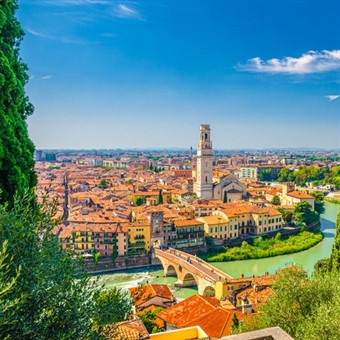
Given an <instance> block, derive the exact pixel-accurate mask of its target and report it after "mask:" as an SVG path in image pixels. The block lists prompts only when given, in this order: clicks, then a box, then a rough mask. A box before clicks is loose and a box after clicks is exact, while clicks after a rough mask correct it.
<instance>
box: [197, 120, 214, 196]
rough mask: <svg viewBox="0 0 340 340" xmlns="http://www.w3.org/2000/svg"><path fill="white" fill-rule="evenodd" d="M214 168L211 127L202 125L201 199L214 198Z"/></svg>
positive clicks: (198, 178) (199, 175)
mask: <svg viewBox="0 0 340 340" xmlns="http://www.w3.org/2000/svg"><path fill="white" fill-rule="evenodd" d="M212 168H213V150H212V142H211V140H210V125H208V124H202V125H201V126H200V135H199V141H198V146H197V171H196V193H197V196H198V197H199V198H204V199H211V198H213V183H212V178H213V176H212Z"/></svg>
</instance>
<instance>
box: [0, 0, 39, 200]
mask: <svg viewBox="0 0 340 340" xmlns="http://www.w3.org/2000/svg"><path fill="white" fill-rule="evenodd" d="M17 9H18V3H17V0H7V1H1V2H0V94H1V95H0V126H1V131H2V132H1V134H0V191H1V196H0V203H4V202H9V204H10V206H11V205H13V200H14V195H15V193H18V194H20V195H23V193H24V192H25V190H26V189H32V188H33V187H34V186H35V184H36V174H35V171H34V160H33V153H34V145H33V143H32V141H31V140H30V139H29V137H28V132H27V124H26V119H27V117H28V116H29V115H31V114H32V113H33V106H32V104H31V103H30V102H29V100H28V97H27V96H26V95H25V90H24V86H25V84H26V83H27V81H28V75H27V67H26V65H25V64H24V63H23V61H22V60H21V58H20V56H19V48H20V43H21V40H22V38H23V35H24V33H23V30H22V29H21V26H20V24H19V22H18V20H17V19H16V17H15V13H16V10H17Z"/></svg>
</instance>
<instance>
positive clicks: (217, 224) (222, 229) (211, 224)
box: [197, 215, 233, 239]
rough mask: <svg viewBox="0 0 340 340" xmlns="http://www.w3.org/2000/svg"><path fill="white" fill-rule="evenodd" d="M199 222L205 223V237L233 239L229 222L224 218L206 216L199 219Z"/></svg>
mask: <svg viewBox="0 0 340 340" xmlns="http://www.w3.org/2000/svg"><path fill="white" fill-rule="evenodd" d="M197 220H198V221H201V222H203V223H204V232H205V236H210V237H214V238H222V239H228V238H233V233H232V232H231V231H230V228H229V221H228V219H226V218H224V217H223V216H219V215H212V216H205V217H199V218H198V219H197Z"/></svg>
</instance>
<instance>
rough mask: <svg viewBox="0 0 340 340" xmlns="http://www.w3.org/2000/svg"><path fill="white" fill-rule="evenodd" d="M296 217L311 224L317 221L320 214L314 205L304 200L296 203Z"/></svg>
mask: <svg viewBox="0 0 340 340" xmlns="http://www.w3.org/2000/svg"><path fill="white" fill-rule="evenodd" d="M294 218H295V220H296V221H297V222H300V223H304V224H306V225H309V224H312V223H315V222H317V221H318V219H319V215H318V213H317V212H316V211H313V210H312V206H311V205H310V204H309V203H308V202H305V201H304V202H299V203H297V204H296V205H295V208H294Z"/></svg>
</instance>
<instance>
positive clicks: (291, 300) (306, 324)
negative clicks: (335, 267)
mask: <svg viewBox="0 0 340 340" xmlns="http://www.w3.org/2000/svg"><path fill="white" fill-rule="evenodd" d="M273 290H274V294H272V295H270V297H269V299H268V301H267V302H266V303H265V304H264V305H263V306H262V307H261V310H260V311H259V313H257V315H256V316H255V317H254V318H252V319H250V320H249V321H246V322H244V323H243V324H241V325H240V327H239V329H238V332H240V333H242V332H246V331H250V330H255V329H263V328H267V327H274V326H279V327H281V328H282V329H284V330H285V331H286V332H287V333H289V334H290V335H291V336H292V337H293V338H294V339H297V340H299V339H315V340H316V339H325V340H326V339H327V340H328V339H334V340H335V339H339V338H340V329H339V326H338V325H339V324H340V300H339V296H340V275H339V272H330V273H326V274H323V275H318V274H316V275H314V276H313V277H311V278H309V277H308V275H307V273H306V272H305V271H303V270H302V269H300V268H298V267H288V268H286V269H284V270H283V271H282V272H281V273H280V274H279V275H278V277H277V280H276V282H275V283H274V285H273Z"/></svg>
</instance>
